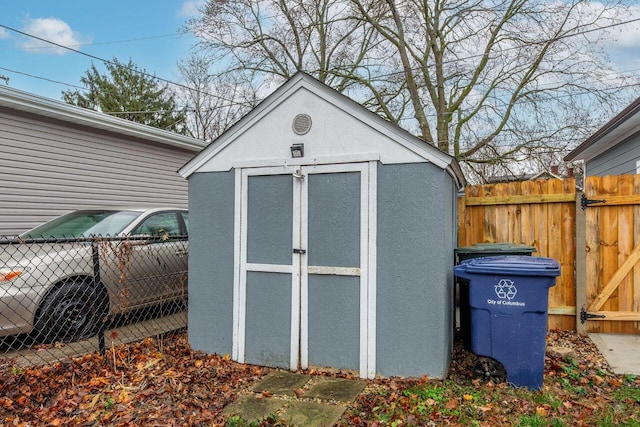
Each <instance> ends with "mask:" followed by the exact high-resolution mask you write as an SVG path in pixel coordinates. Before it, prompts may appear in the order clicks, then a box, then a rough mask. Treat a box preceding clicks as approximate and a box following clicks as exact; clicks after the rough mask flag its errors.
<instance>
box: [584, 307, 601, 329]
mask: <svg viewBox="0 0 640 427" xmlns="http://www.w3.org/2000/svg"><path fill="white" fill-rule="evenodd" d="M606 318H607V316H605V315H604V314H591V313H587V310H585V309H584V307H582V308H581V309H580V323H582V324H583V325H584V322H586V321H587V320H589V319H606Z"/></svg>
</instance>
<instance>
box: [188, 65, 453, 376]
mask: <svg viewBox="0 0 640 427" xmlns="http://www.w3.org/2000/svg"><path fill="white" fill-rule="evenodd" d="M179 173H180V174H181V175H182V176H183V177H186V178H188V180H189V210H190V222H191V225H190V227H191V233H190V250H189V341H190V343H191V345H192V347H193V348H195V349H198V350H203V351H206V352H211V353H218V354H227V353H228V354H230V355H231V357H232V359H233V360H236V361H238V362H244V363H251V364H257V365H265V366H273V367H282V368H287V369H291V370H297V369H306V368H308V367H310V366H323V367H331V368H338V369H346V370H356V371H358V372H359V375H360V376H361V377H363V378H373V377H374V376H375V375H383V376H396V375H398V376H421V375H425V374H426V375H428V376H429V377H432V378H443V377H444V376H445V375H446V372H447V370H448V367H449V363H450V359H451V348H452V342H453V337H452V334H453V329H454V328H453V310H452V307H453V301H452V299H453V249H454V247H455V246H456V226H455V224H456V221H455V216H456V193H457V191H458V190H459V189H460V188H461V186H463V185H464V178H463V176H462V173H461V171H460V169H459V166H458V164H457V162H456V161H455V159H454V158H452V157H451V156H449V155H447V154H444V153H442V152H441V151H439V150H438V149H436V148H435V147H433V146H431V145H428V144H426V143H424V142H423V141H422V140H420V139H418V138H416V137H414V136H412V135H411V134H409V133H407V132H406V131H404V130H402V129H400V128H398V127H397V126H395V125H393V124H391V123H389V122H387V121H385V120H383V119H381V118H380V117H378V116H377V115H375V114H373V113H371V112H369V111H368V110H366V109H365V108H364V107H362V106H361V105H359V104H357V103H356V102H354V101H352V100H350V99H348V98H347V97H345V96H343V95H341V94H340V93H338V92H337V91H335V90H333V89H331V88H329V87H328V86H326V85H324V84H322V83H320V82H319V81H317V80H315V79H314V78H312V77H310V76H308V75H306V74H303V73H298V74H296V75H295V76H294V77H292V78H291V79H290V80H288V81H287V82H286V83H285V84H284V85H282V86H281V87H280V88H279V89H277V90H276V91H275V92H274V93H273V94H271V95H270V96H269V97H267V98H266V99H265V100H264V101H263V102H262V103H260V105H258V106H257V107H256V108H255V109H254V110H252V111H251V112H250V113H249V114H247V115H246V116H245V117H244V118H243V119H242V120H240V121H239V122H238V123H237V124H236V125H235V126H233V127H232V128H231V129H229V130H228V131H227V132H225V133H224V134H223V135H221V136H220V137H219V138H218V139H217V140H216V141H214V142H213V143H212V144H211V145H209V146H208V147H207V148H205V149H204V150H203V151H202V152H201V153H200V154H198V155H196V156H195V157H194V158H193V159H192V160H191V161H189V162H188V163H187V164H186V165H184V166H183V167H182V168H181V169H180V171H179Z"/></svg>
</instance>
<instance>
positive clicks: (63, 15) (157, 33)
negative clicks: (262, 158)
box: [0, 0, 640, 100]
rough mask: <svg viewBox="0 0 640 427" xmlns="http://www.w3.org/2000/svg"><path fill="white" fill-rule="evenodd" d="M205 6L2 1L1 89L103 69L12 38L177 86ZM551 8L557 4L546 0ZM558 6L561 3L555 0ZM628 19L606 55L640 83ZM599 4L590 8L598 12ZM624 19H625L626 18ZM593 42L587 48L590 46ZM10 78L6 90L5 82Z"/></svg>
mask: <svg viewBox="0 0 640 427" xmlns="http://www.w3.org/2000/svg"><path fill="white" fill-rule="evenodd" d="M203 1H204V0H126V1H125V0H109V1H97V0H21V1H17V0H10V1H9V0H5V1H2V3H1V5H2V8H1V9H0V25H2V26H6V27H9V28H11V29H7V28H3V27H1V26H0V85H4V84H8V86H10V87H12V88H15V89H19V90H23V91H26V92H30V93H34V94H37V95H41V96H45V97H47V98H52V99H58V100H59V99H61V97H62V96H61V93H62V91H63V90H75V89H78V88H79V87H80V86H82V85H81V83H80V78H81V77H82V76H84V75H85V73H86V71H87V70H88V69H89V68H90V67H91V65H92V63H93V64H95V65H96V66H97V67H98V69H99V70H100V71H101V72H105V69H104V65H103V63H102V62H101V61H100V60H98V59H95V58H91V57H89V56H86V55H82V54H80V53H76V52H72V51H68V50H64V49H60V48H57V47H55V46H53V45H50V44H43V43H42V42H39V41H38V40H36V39H34V38H31V37H28V36H25V35H22V34H20V33H18V32H16V31H13V30H12V29H14V30H18V31H21V32H23V33H27V34H31V35H33V36H38V37H41V38H43V39H47V40H51V41H55V42H57V43H59V44H61V45H65V46H69V47H72V48H74V49H76V50H79V51H81V52H82V53H84V54H87V55H92V56H94V57H97V58H101V59H107V60H110V59H113V58H114V57H115V58H117V59H118V60H119V61H120V62H122V63H127V62H128V61H129V59H131V60H132V61H133V63H134V64H135V65H137V66H138V67H139V68H142V69H145V70H146V71H147V72H149V73H150V74H155V75H156V76H158V77H161V78H163V79H166V80H170V81H175V82H179V80H180V76H179V72H178V67H177V62H178V61H180V60H181V59H185V58H186V57H187V55H188V53H189V49H190V47H192V46H193V44H194V43H195V40H194V39H193V38H192V37H190V36H189V35H185V34H181V32H182V30H183V27H184V25H185V23H186V21H187V20H188V19H189V18H190V17H193V16H196V13H197V4H198V3H202V2H203ZM549 1H554V0H549ZM555 1H558V0H555ZM623 1H624V2H625V3H627V4H628V5H631V10H630V11H629V13H628V16H627V18H628V19H629V20H633V21H634V22H631V23H629V24H628V25H624V26H617V27H615V28H612V29H611V30H610V34H609V36H610V37H609V39H608V41H607V43H605V44H604V48H605V50H606V51H607V52H608V53H609V54H610V56H611V59H612V61H613V62H614V63H616V65H617V67H616V68H617V69H618V71H619V72H620V73H621V74H623V75H626V76H631V77H634V78H636V79H638V78H640V0H623ZM598 4H599V3H598V1H597V0H595V1H593V2H592V3H591V5H592V7H595V8H597V7H598ZM625 16H626V15H625ZM589 37H595V35H594V34H588V35H587V36H586V39H585V42H587V43H588V42H590V40H589ZM7 78H8V82H7Z"/></svg>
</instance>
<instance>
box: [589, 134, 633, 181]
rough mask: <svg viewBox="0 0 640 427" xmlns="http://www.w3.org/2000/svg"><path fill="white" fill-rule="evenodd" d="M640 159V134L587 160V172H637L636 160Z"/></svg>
mask: <svg viewBox="0 0 640 427" xmlns="http://www.w3.org/2000/svg"><path fill="white" fill-rule="evenodd" d="M638 160H640V134H635V135H633V136H632V137H630V138H628V139H627V140H626V141H624V142H622V143H620V144H618V145H616V146H615V147H613V148H611V149H609V150H607V151H605V152H604V153H602V154H601V155H599V156H597V157H595V158H593V159H591V160H589V161H587V162H586V172H587V175H590V176H594V175H597V176H605V175H624V174H633V175H635V174H636V173H637V171H636V162H637V161H638Z"/></svg>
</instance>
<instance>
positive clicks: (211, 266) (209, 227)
mask: <svg viewBox="0 0 640 427" xmlns="http://www.w3.org/2000/svg"><path fill="white" fill-rule="evenodd" d="M234 173H235V172H234V171H230V172H210V173H197V174H194V175H192V176H191V177H190V178H189V222H190V229H191V230H195V232H192V233H191V234H190V235H189V343H190V344H191V346H192V347H193V348H194V349H195V350H202V351H205V352H208V353H217V354H231V351H232V345H233V269H234V266H233V263H234V259H233V248H234V236H233V232H234V228H233V227H234V214H235V212H234V210H235V209H234V198H235V175H234Z"/></svg>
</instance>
